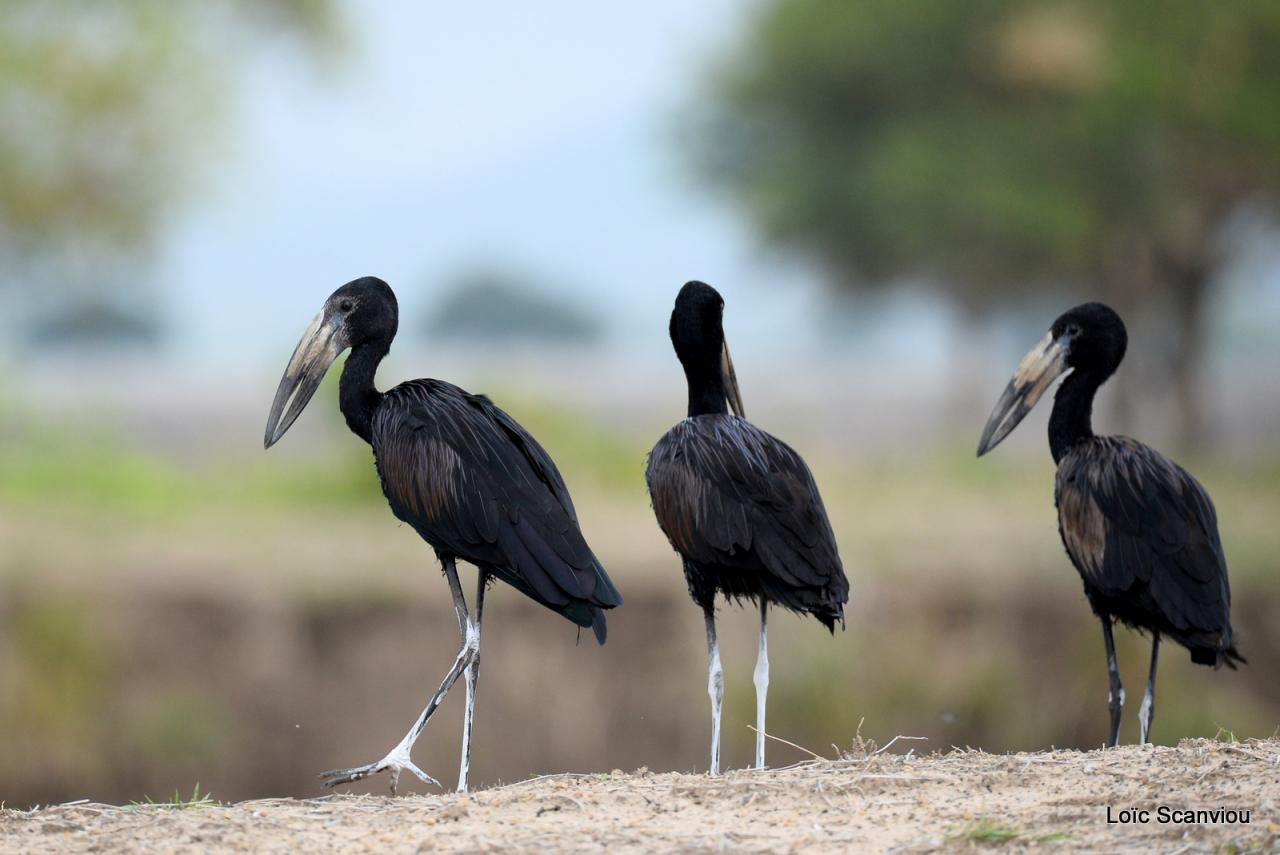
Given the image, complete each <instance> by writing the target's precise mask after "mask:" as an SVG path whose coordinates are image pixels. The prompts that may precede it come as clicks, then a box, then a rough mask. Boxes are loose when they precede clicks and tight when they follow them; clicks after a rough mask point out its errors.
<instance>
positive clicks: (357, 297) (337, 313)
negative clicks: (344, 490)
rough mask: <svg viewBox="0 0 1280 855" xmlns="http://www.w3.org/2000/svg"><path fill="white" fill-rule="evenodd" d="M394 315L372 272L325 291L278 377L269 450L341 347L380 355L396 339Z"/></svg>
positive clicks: (385, 289)
mask: <svg viewBox="0 0 1280 855" xmlns="http://www.w3.org/2000/svg"><path fill="white" fill-rule="evenodd" d="M399 317H400V309H399V305H398V304H397V303H396V295H395V294H394V293H393V292H392V290H391V286H390V285H388V284H387V283H386V282H383V281H382V280H381V279H378V278H377V277H374V276H365V277H363V278H361V279H354V280H352V281H350V282H348V283H347V284H346V285H343V286H342V287H341V288H339V289H338V290H337V291H334V292H333V293H332V294H331V295H329V299H327V300H325V301H324V306H323V307H322V308H321V309H320V314H318V315H316V316H315V319H314V320H312V321H311V326H309V327H307V331H306V332H305V333H303V334H302V339H301V340H300V341H299V342H298V346H297V347H296V348H294V350H293V356H292V357H290V359H289V365H288V366H287V367H286V368H285V370H284V377H282V378H280V386H279V388H278V389H276V397H275V400H274V401H273V402H272V404H271V414H270V415H269V416H268V417H267V430H266V434H265V436H264V437H263V445H264V446H265V447H266V448H270V447H271V446H273V445H275V444H276V443H277V442H279V441H280V437H282V436H284V434H285V431H287V430H289V427H290V426H291V425H292V424H293V423H294V421H295V420H296V419H297V418H298V416H300V415H301V414H302V411H303V410H304V409H306V406H307V402H308V401H310V400H311V396H312V395H314V394H315V393H316V389H318V388H320V381H321V380H323V379H324V375H325V372H327V371H328V370H329V366H330V365H332V364H333V363H334V360H336V359H337V358H338V356H339V355H340V354H341V353H342V352H343V351H344V350H346V349H347V348H349V347H350V348H362V347H369V348H373V349H375V350H377V351H378V355H379V357H381V355H382V354H385V353H386V352H387V349H388V348H390V347H391V340H392V339H393V338H395V335H396V328H397V327H398V325H399ZM286 405H287V406H288V410H287V411H286V409H285V407H286Z"/></svg>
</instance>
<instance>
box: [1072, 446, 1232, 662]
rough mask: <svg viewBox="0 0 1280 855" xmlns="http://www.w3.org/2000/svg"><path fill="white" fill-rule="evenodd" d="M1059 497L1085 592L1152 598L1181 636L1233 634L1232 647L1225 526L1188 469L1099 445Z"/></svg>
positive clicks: (1134, 450) (1082, 459)
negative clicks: (1220, 529)
mask: <svg viewBox="0 0 1280 855" xmlns="http://www.w3.org/2000/svg"><path fill="white" fill-rule="evenodd" d="M1055 494H1056V500H1057V505H1058V522H1059V528H1060V529H1061V533H1062V540H1063V543H1064V544H1065V546H1066V548H1067V552H1068V553H1069V554H1070V555H1071V558H1072V560H1073V561H1074V562H1075V565H1076V567H1077V568H1078V569H1079V570H1080V572H1081V574H1082V575H1083V576H1084V577H1085V581H1086V583H1088V584H1091V585H1093V586H1095V587H1096V588H1097V589H1098V590H1100V591H1101V592H1103V593H1104V594H1108V595H1111V596H1119V595H1122V594H1126V593H1138V592H1140V591H1141V589H1145V592H1146V593H1147V594H1149V596H1150V598H1151V600H1152V601H1153V603H1154V605H1155V606H1156V607H1158V608H1159V609H1160V611H1161V612H1162V613H1163V614H1164V616H1165V617H1166V618H1167V619H1168V620H1169V621H1170V622H1171V623H1172V625H1173V626H1174V627H1176V628H1177V629H1180V630H1199V631H1207V632H1215V633H1222V632H1225V633H1226V636H1227V639H1228V643H1229V638H1230V625H1229V622H1230V616H1229V612H1230V607H1231V590H1230V587H1229V585H1228V583H1227V564H1226V558H1225V556H1224V555H1223V552H1222V541H1221V540H1220V539H1219V537H1218V516H1217V513H1216V512H1215V510H1214V507H1213V501H1212V500H1211V499H1210V498H1209V494H1208V493H1207V492H1205V489H1204V487H1202V486H1201V485H1200V483H1199V482H1198V481H1196V479H1195V478H1193V477H1192V476H1191V475H1190V474H1189V473H1188V472H1187V471H1186V470H1185V469H1183V468H1182V467H1181V466H1179V465H1177V464H1176V463H1174V462H1173V461H1171V460H1169V459H1168V458H1166V457H1164V456H1163V455H1161V454H1160V453H1159V452H1157V451H1155V450H1153V449H1151V448H1149V447H1148V446H1145V445H1143V444H1142V443H1140V442H1137V441H1135V440H1132V439H1129V438H1127V437H1098V438H1095V439H1093V440H1091V441H1089V442H1087V443H1084V444H1082V445H1081V446H1079V447H1078V448H1077V449H1075V450H1073V451H1071V452H1070V453H1068V454H1067V455H1066V456H1064V457H1063V458H1062V461H1061V463H1060V464H1059V466H1058V476H1057V482H1056V489H1055Z"/></svg>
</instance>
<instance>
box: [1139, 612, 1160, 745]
mask: <svg viewBox="0 0 1280 855" xmlns="http://www.w3.org/2000/svg"><path fill="white" fill-rule="evenodd" d="M1159 657H1160V633H1159V632H1157V631H1154V630H1153V631H1152V633H1151V670H1150V671H1149V672H1148V673H1147V693H1146V694H1145V695H1143V696H1142V706H1140V707H1138V724H1139V728H1140V729H1141V731H1142V732H1141V734H1140V735H1139V737H1138V744H1139V745H1146V744H1147V737H1148V736H1150V735H1151V720H1152V719H1154V718H1155V717H1156V660H1157V659H1158V658H1159Z"/></svg>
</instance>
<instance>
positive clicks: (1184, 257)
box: [687, 0, 1280, 445]
mask: <svg viewBox="0 0 1280 855" xmlns="http://www.w3.org/2000/svg"><path fill="white" fill-rule="evenodd" d="M1278 57H1280V6H1277V5H1276V4H1275V3H1273V2H1270V0H1240V2H1233V3H1196V2H1177V3H1168V2H1164V1H1163V0H1126V2H1122V3H1115V2H1109V0H1071V2H1056V1H1055V0H982V2H970V3H954V2H949V0H925V1H924V2H911V3H902V2H897V0H862V2H857V3H848V2H844V0H769V2H766V3H763V4H761V5H760V6H759V7H758V8H756V9H755V10H754V12H753V14H752V16H751V19H750V20H749V22H748V26H747V27H746V28H745V30H744V33H743V35H742V37H741V38H740V39H739V40H738V41H737V43H736V44H734V45H733V47H732V49H731V50H730V51H729V52H728V53H727V54H726V55H725V56H723V57H722V58H721V59H720V61H719V62H718V63H716V64H715V66H714V68H713V71H712V73H711V74H710V75H709V81H708V85H707V91H706V97H705V98H704V99H703V100H702V101H701V102H700V103H699V104H698V109H697V110H696V112H692V115H691V118H692V119H693V121H691V122H690V123H688V125H687V127H688V128H689V129H690V132H689V133H688V135H687V136H688V147H689V149H690V150H691V152H692V154H693V160H694V161H695V162H696V164H697V165H698V166H699V167H700V168H701V170H702V171H703V172H704V174H706V175H707V176H708V177H709V178H710V180H711V181H712V183H714V184H715V185H717V186H718V187H720V188H722V189H724V190H725V191H727V192H728V193H729V194H730V195H731V196H732V197H733V199H734V200H735V202H739V203H741V204H742V206H743V208H744V210H745V211H746V212H747V213H748V214H749V215H750V216H751V217H752V218H753V219H754V220H755V223H756V225H757V226H758V228H759V231H760V232H761V234H762V235H763V236H764V237H765V238H766V239H768V240H770V241H771V242H773V243H775V244H777V245H780V246H782V247H784V248H786V249H789V250H793V251H796V252H799V253H800V254H802V255H804V256H807V257H808V258H810V259H812V260H814V261H816V262H818V263H820V264H821V265H823V266H824V267H825V268H826V269H827V270H828V272H829V274H830V277H829V278H830V281H831V283H832V284H833V285H834V286H835V287H836V288H837V289H843V290H852V289H887V288H892V287H895V286H898V285H900V284H901V283H902V281H903V280H904V279H912V278H915V279H917V280H924V281H927V282H928V283H930V284H931V285H932V286H934V287H937V288H939V289H942V290H944V291H946V292H948V293H950V294H952V295H954V296H955V297H956V298H957V301H958V302H959V303H960V304H961V305H964V306H968V307H970V308H972V309H974V310H979V309H985V308H986V307H988V306H990V305H991V304H993V303H995V304H1008V303H1010V302H1014V301H1017V300H1019V299H1021V300H1024V301H1025V299H1026V297H1027V295H1028V294H1030V293H1033V292H1035V291H1037V290H1040V291H1046V290H1047V291H1048V292H1050V293H1053V294H1055V295H1058V298H1059V299H1067V300H1071V302H1080V301H1081V298H1082V297H1089V298H1094V299H1096V298H1097V297H1098V296H1100V295H1101V296H1104V297H1105V298H1106V299H1108V300H1109V301H1110V302H1113V303H1116V304H1117V308H1118V309H1119V310H1120V312H1121V314H1122V315H1125V316H1127V317H1130V318H1135V317H1141V318H1142V319H1144V320H1145V319H1160V320H1164V319H1166V318H1168V319H1171V320H1172V323H1165V324H1163V327H1164V328H1166V329H1167V330H1168V332H1169V334H1170V338H1175V339H1176V346H1175V347H1172V348H1170V350H1169V354H1170V356H1169V359H1168V360H1167V362H1166V363H1165V364H1161V365H1158V366H1155V367H1157V368H1159V369H1160V371H1161V372H1163V373H1165V374H1166V375H1167V376H1162V377H1161V379H1162V381H1163V382H1166V383H1167V384H1169V391H1170V392H1171V393H1172V394H1174V395H1175V396H1176V400H1177V401H1178V405H1179V407H1180V410H1181V412H1180V414H1179V418H1178V419H1177V420H1176V422H1175V424H1176V426H1177V428H1178V429H1179V430H1180V431H1181V433H1182V439H1183V440H1185V441H1186V442H1185V443H1184V444H1186V445H1195V444H1198V443H1199V441H1201V440H1202V439H1203V428H1202V420H1201V412H1200V407H1199V401H1198V387H1197V384H1196V383H1195V376H1196V373H1197V372H1198V370H1199V367H1200V366H1199V363H1200V361H1201V360H1202V358H1203V356H1204V351H1205V347H1204V341H1205V335H1206V326H1207V317H1206V316H1207V313H1208V310H1209V309H1210V308H1211V306H1210V300H1209V299H1208V295H1209V293H1210V291H1211V290H1212V289H1213V288H1214V287H1216V286H1217V285H1219V284H1220V283H1221V282H1222V281H1223V279H1224V275H1223V274H1224V271H1226V270H1227V269H1228V268H1229V266H1230V265H1231V264H1232V263H1233V262H1234V261H1236V260H1237V255H1236V253H1234V252H1232V251H1230V250H1229V249H1228V247H1229V245H1230V243H1231V241H1230V237H1231V236H1230V235H1228V234H1227V231H1228V226H1229V225H1230V224H1232V223H1233V222H1236V221H1237V220H1239V218H1240V215H1241V214H1242V213H1249V212H1251V213H1252V214H1253V215H1255V216H1256V215H1258V214H1259V212H1266V213H1267V214H1270V215H1271V216H1274V214H1275V211H1276V208H1277V202H1280V59H1277V58H1278ZM1048 320H1049V319H1048V318H1046V319H1045V321H1046V326H1047V322H1048Z"/></svg>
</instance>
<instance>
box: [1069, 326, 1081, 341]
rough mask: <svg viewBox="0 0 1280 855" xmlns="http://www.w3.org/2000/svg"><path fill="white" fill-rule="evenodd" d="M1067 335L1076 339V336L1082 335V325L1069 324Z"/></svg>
mask: <svg viewBox="0 0 1280 855" xmlns="http://www.w3.org/2000/svg"><path fill="white" fill-rule="evenodd" d="M1067 335H1069V336H1071V337H1072V338H1075V337H1076V336H1078V335H1080V325H1079V324H1069V325H1068V326H1067Z"/></svg>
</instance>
